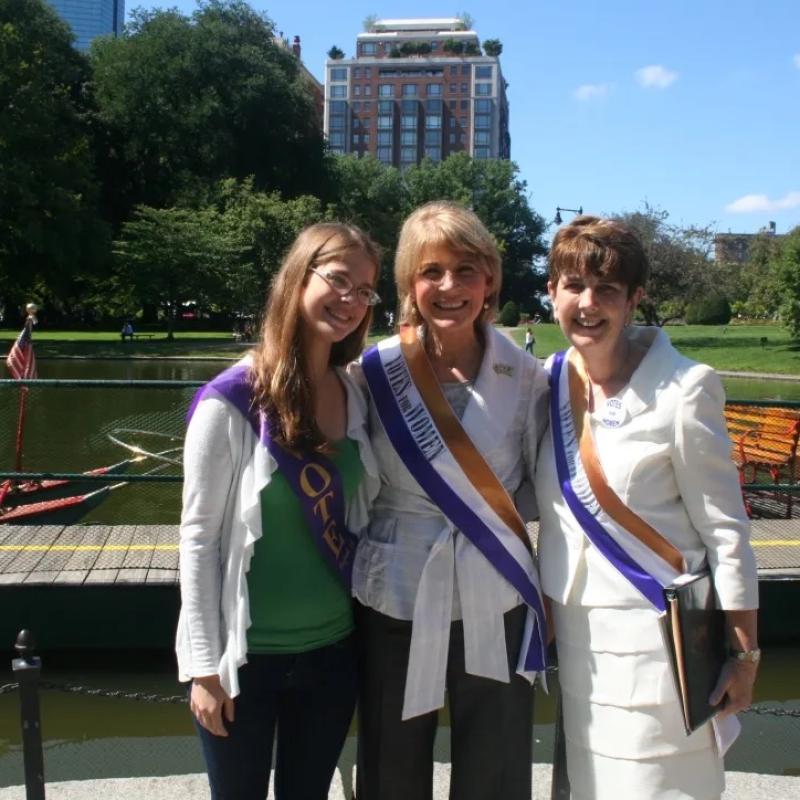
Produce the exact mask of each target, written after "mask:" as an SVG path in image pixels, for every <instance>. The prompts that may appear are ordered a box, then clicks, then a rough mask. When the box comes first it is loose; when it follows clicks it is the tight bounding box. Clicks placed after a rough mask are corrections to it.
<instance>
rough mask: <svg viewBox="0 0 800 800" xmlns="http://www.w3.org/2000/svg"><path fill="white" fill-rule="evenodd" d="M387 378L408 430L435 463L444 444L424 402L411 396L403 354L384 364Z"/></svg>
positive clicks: (409, 380) (409, 379) (427, 457)
mask: <svg viewBox="0 0 800 800" xmlns="http://www.w3.org/2000/svg"><path fill="white" fill-rule="evenodd" d="M384 369H385V371H386V377H387V378H388V380H389V385H390V386H391V389H392V394H393V395H394V397H395V400H396V401H397V405H398V407H399V408H400V411H401V413H402V414H403V418H404V419H405V421H406V425H407V426H408V430H409V431H410V433H411V435H412V436H413V437H414V441H415V442H416V443H417V447H419V449H420V450H421V451H422V454H423V455H424V456H425V459H426V460H427V461H433V459H434V458H436V456H438V455H439V453H441V452H442V450H444V442H443V441H442V437H441V436H440V435H439V431H437V430H436V426H435V425H434V424H433V421H432V420H431V418H430V414H429V413H428V409H427V408H425V406H424V405H423V403H422V402H420V401H418V402H416V403H414V402H413V401H412V399H411V397H410V396H409V395H410V393H409V388H410V387H411V385H412V384H411V375H410V374H409V372H408V366H407V365H406V360H405V358H404V357H403V355H402V353H401V354H399V355H397V356H396V357H395V358H393V359H391V360H390V361H386V362H385V363H384Z"/></svg>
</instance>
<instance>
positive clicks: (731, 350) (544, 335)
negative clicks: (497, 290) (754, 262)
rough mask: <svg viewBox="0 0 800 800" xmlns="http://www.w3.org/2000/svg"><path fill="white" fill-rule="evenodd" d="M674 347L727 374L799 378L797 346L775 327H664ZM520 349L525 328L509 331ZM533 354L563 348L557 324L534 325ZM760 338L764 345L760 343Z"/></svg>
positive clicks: (798, 348)
mask: <svg viewBox="0 0 800 800" xmlns="http://www.w3.org/2000/svg"><path fill="white" fill-rule="evenodd" d="M665 330H666V332H667V334H668V335H669V337H670V338H671V339H672V342H673V344H674V345H675V347H676V348H677V349H678V350H680V351H681V352H682V353H684V354H685V355H687V356H688V357H689V358H692V359H694V360H695V361H701V362H702V363H704V364H710V365H711V366H712V367H714V368H715V369H719V370H729V371H731V372H776V373H780V374H783V375H800V343H797V342H792V341H791V339H790V338H789V334H788V333H787V331H786V329H785V328H782V327H780V326H779V325H727V326H721V325H668V326H667V327H666V328H665ZM512 335H513V337H514V338H515V340H516V341H517V342H518V343H519V344H520V346H522V344H523V343H524V341H525V328H524V326H520V327H518V328H515V329H514V330H513V331H512ZM533 335H534V336H535V337H536V355H537V356H548V355H550V353H553V352H555V351H556V350H561V349H563V348H564V347H566V340H565V339H564V337H563V335H562V334H561V329H560V328H559V327H558V325H554V324H551V323H540V324H539V325H534V327H533ZM762 337H766V339H767V341H766V343H764V344H762V343H761V339H762Z"/></svg>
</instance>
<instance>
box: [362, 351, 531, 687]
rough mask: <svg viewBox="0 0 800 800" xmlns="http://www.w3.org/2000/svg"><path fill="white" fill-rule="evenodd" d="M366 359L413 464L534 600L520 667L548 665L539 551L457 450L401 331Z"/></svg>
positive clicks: (391, 426)
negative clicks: (436, 416) (412, 365)
mask: <svg viewBox="0 0 800 800" xmlns="http://www.w3.org/2000/svg"><path fill="white" fill-rule="evenodd" d="M362 365H363V370H364V375H365V377H366V379H367V384H368V386H369V390H370V393H371V395H372V398H373V400H374V402H375V406H376V408H377V410H378V414H379V416H380V419H381V422H382V423H383V427H384V430H385V431H386V435H387V436H388V438H389V441H390V442H391V443H392V446H393V447H394V449H395V450H396V452H397V454H398V456H399V457H400V459H401V460H402V461H403V463H404V464H405V466H406V468H407V469H408V471H409V472H410V473H411V475H412V476H413V477H414V479H415V480H416V481H417V483H419V485H420V486H421V487H422V489H423V490H424V491H425V493H426V494H427V495H428V497H430V498H431V500H433V502H434V503H436V505H438V506H439V508H440V510H441V511H442V513H443V514H444V515H445V516H446V517H447V518H448V519H449V520H450V521H451V522H452V524H453V525H454V526H455V527H456V528H457V529H458V530H460V531H461V532H462V533H463V534H464V535H465V536H466V537H467V538H468V539H469V541H470V542H472V544H473V545H474V546H475V547H476V548H477V549H478V550H479V551H480V552H481V553H482V554H483V555H484V556H485V557H486V559H487V560H488V561H489V563H490V564H492V566H493V567H494V568H495V569H496V570H497V572H499V573H500V574H501V575H502V576H503V577H504V578H505V579H506V580H507V581H508V582H509V583H510V584H511V585H512V586H513V587H514V589H515V590H516V591H517V592H518V593H519V594H520V595H521V597H522V599H523V601H524V602H525V604H526V605H527V607H528V616H527V620H526V626H525V634H524V638H523V643H522V648H521V652H520V658H519V663H518V668H517V669H518V672H520V673H535V672H541V671H543V670H544V668H545V666H546V659H545V641H544V640H545V633H544V631H545V630H546V623H545V615H544V608H543V604H542V597H541V592H540V589H539V584H538V576H537V574H536V567H535V564H534V561H533V556H532V555H531V553H530V552H529V550H528V549H527V548H526V546H525V544H523V542H522V541H521V540H520V538H519V537H518V536H517V534H515V533H514V531H513V530H512V529H511V528H510V527H509V525H507V524H506V522H504V521H503V519H502V518H501V516H500V515H499V514H498V512H497V511H496V510H495V508H494V507H493V506H492V504H491V503H489V502H488V501H487V500H486V498H485V497H484V495H483V494H482V493H481V491H479V489H478V488H476V485H475V484H476V481H475V480H472V479H471V477H470V476H469V475H467V474H466V473H465V471H464V469H463V468H462V467H461V466H460V465H459V463H458V462H457V460H456V458H455V457H454V456H453V454H452V453H451V452H450V450H449V448H448V442H447V440H446V438H445V437H444V436H443V435H442V434H441V433H440V431H439V429H438V428H437V426H436V424H435V423H434V420H433V418H432V416H431V413H430V411H429V410H428V407H427V406H426V404H425V402H424V400H423V397H422V395H421V394H420V391H419V389H418V387H417V385H416V384H415V382H414V379H413V378H412V372H411V371H410V370H409V365H408V364H407V362H406V359H405V357H404V355H403V351H402V349H401V342H400V338H399V337H397V336H393V337H391V338H390V339H385V340H384V341H382V342H380V343H379V344H378V345H377V346H376V347H373V348H371V349H370V350H368V351H367V352H366V353H365V354H364V356H363V359H362Z"/></svg>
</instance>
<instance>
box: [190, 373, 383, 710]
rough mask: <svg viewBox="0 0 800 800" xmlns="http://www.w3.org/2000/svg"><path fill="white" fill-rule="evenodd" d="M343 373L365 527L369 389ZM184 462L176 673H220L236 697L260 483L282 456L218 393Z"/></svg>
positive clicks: (206, 405)
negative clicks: (360, 475) (366, 394)
mask: <svg viewBox="0 0 800 800" xmlns="http://www.w3.org/2000/svg"><path fill="white" fill-rule="evenodd" d="M240 363H244V364H247V363H249V362H248V360H247V359H244V360H243V361H242V362H240ZM337 374H338V375H339V378H340V379H341V380H342V383H343V384H344V386H345V389H346V391H347V436H348V438H350V439H353V440H354V441H355V442H356V443H357V444H358V450H359V455H360V457H361V462H362V464H363V465H364V478H363V480H362V482H361V484H360V486H359V489H358V491H357V492H356V494H355V495H354V496H353V498H352V499H351V501H350V502H349V503H348V506H347V525H348V528H349V529H350V530H351V531H353V532H354V533H358V532H359V531H360V530H362V529H363V528H364V527H366V525H367V522H368V509H369V504H370V502H371V499H372V498H373V497H374V496H375V494H376V493H377V489H378V485H379V481H378V472H377V467H376V464H375V459H374V457H373V455H372V450H371V448H370V444H369V439H368V437H367V433H366V413H367V407H366V402H365V400H364V397H363V394H362V392H361V390H360V389H359V388H358V387H357V386H356V385H355V384H354V383H353V381H352V380H351V378H350V377H349V376H348V375H347V374H346V372H345V371H344V370H341V369H339V370H337ZM183 463H184V482H183V511H182V514H181V526H180V572H181V601H182V605H181V613H180V618H179V621H178V633H177V640H176V646H175V649H176V652H177V655H178V677H179V679H180V680H182V681H188V680H190V679H191V678H192V677H194V676H198V677H199V676H202V675H214V674H218V675H219V676H220V679H221V682H222V686H223V688H224V689H225V691H226V693H227V694H228V695H229V696H230V697H235V696H236V695H237V694H239V681H238V674H237V671H238V668H239V667H240V666H241V665H242V664H244V663H245V662H246V661H247V629H248V628H249V627H250V604H249V599H248V594H247V571H248V570H249V568H250V559H251V557H252V555H253V546H254V545H255V543H256V541H257V540H258V539H260V538H261V535H262V529H261V491H262V490H263V489H264V487H265V486H266V485H267V484H268V483H269V482H270V479H271V476H272V473H273V472H274V471H275V469H277V464H276V462H275V460H274V459H273V458H272V456H271V455H270V454H269V452H268V451H267V449H266V448H265V447H263V446H262V445H261V444H260V443H259V440H258V437H257V436H256V434H255V433H254V431H253V429H252V427H251V425H250V423H249V422H248V421H247V420H246V419H245V418H244V417H243V416H242V414H241V413H240V412H239V411H238V410H237V409H235V408H234V407H233V406H232V405H230V404H229V403H228V402H227V401H226V400H223V399H221V398H220V397H218V396H213V395H212V396H208V397H206V398H204V399H203V400H202V401H201V402H200V403H199V404H198V406H197V409H196V410H195V413H194V416H193V417H192V419H191V422H190V423H189V427H188V430H187V431H186V442H185V446H184V457H183ZM276 522H279V520H277V521H276Z"/></svg>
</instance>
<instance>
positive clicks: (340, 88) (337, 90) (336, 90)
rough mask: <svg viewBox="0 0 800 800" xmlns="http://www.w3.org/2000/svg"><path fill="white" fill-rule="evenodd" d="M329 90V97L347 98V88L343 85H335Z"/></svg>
mask: <svg viewBox="0 0 800 800" xmlns="http://www.w3.org/2000/svg"><path fill="white" fill-rule="evenodd" d="M329 88H330V96H331V97H347V86H345V85H344V84H341V83H337V84H335V85H333V86H331V87H329Z"/></svg>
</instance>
